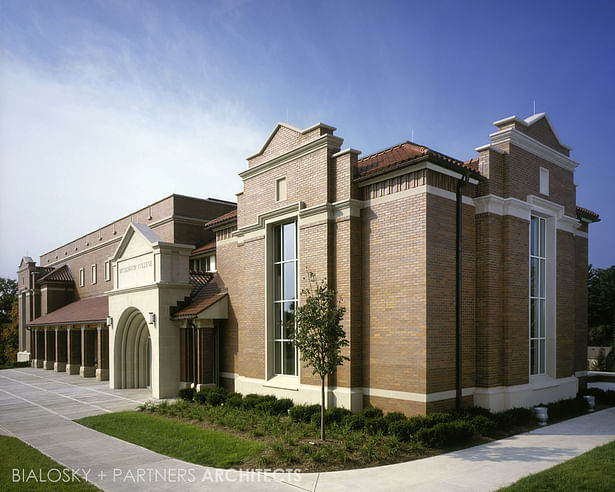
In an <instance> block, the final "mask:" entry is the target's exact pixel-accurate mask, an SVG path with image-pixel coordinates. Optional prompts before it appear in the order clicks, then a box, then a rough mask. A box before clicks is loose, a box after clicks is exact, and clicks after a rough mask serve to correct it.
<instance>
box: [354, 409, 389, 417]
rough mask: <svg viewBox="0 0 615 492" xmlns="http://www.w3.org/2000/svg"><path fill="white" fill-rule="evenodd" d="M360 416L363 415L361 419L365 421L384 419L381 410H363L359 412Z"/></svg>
mask: <svg viewBox="0 0 615 492" xmlns="http://www.w3.org/2000/svg"><path fill="white" fill-rule="evenodd" d="M360 414H361V415H363V417H365V419H376V418H379V417H384V413H383V412H382V409H381V408H376V407H374V408H364V409H363V410H361V412H360Z"/></svg>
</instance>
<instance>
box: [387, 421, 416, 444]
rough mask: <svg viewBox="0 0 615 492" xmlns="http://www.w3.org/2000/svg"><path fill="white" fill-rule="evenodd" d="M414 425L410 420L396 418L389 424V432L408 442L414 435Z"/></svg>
mask: <svg viewBox="0 0 615 492" xmlns="http://www.w3.org/2000/svg"><path fill="white" fill-rule="evenodd" d="M413 433H414V431H413V425H412V422H410V420H409V419H408V420H396V421H394V422H391V423H390V424H389V434H391V435H393V436H395V437H396V438H397V439H398V440H400V441H402V442H408V441H409V440H410V438H411V437H412V434H413Z"/></svg>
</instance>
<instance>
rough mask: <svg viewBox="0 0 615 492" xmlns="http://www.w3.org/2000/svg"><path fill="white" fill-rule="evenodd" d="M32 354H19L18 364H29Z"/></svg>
mask: <svg viewBox="0 0 615 492" xmlns="http://www.w3.org/2000/svg"><path fill="white" fill-rule="evenodd" d="M29 361H30V352H25V351H24V352H17V362H29Z"/></svg>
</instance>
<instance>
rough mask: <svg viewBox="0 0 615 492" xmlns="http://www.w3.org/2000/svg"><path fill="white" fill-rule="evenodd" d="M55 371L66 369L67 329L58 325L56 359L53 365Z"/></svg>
mask: <svg viewBox="0 0 615 492" xmlns="http://www.w3.org/2000/svg"><path fill="white" fill-rule="evenodd" d="M53 370H54V371H55V372H65V371H66V330H64V329H61V328H60V327H59V326H56V361H55V364H54V365H53Z"/></svg>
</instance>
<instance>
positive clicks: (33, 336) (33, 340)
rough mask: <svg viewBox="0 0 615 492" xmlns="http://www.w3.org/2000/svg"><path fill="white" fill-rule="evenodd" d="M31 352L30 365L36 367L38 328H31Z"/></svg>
mask: <svg viewBox="0 0 615 492" xmlns="http://www.w3.org/2000/svg"><path fill="white" fill-rule="evenodd" d="M30 353H31V355H32V357H31V359H30V365H31V366H32V367H36V363H37V362H36V361H37V359H38V351H37V350H36V328H30Z"/></svg>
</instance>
